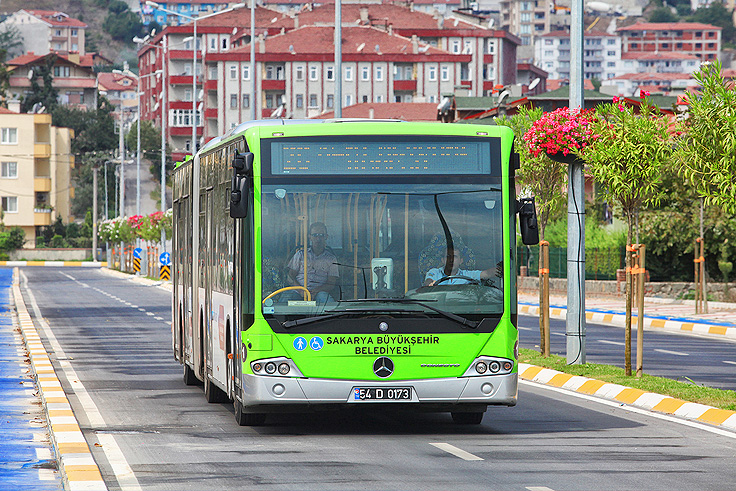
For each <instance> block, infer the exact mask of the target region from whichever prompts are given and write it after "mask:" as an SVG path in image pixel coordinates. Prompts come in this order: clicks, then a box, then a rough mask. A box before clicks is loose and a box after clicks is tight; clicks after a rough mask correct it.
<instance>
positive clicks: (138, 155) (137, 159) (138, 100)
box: [135, 77, 143, 215]
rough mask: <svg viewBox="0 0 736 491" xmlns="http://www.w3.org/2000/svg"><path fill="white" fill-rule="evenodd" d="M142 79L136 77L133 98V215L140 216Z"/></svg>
mask: <svg viewBox="0 0 736 491" xmlns="http://www.w3.org/2000/svg"><path fill="white" fill-rule="evenodd" d="M142 79H143V77H138V83H137V84H136V90H135V96H136V108H137V112H138V121H137V122H136V124H135V127H136V130H137V133H138V134H137V135H136V139H137V142H136V149H135V169H136V172H135V214H136V215H140V214H141V80H142Z"/></svg>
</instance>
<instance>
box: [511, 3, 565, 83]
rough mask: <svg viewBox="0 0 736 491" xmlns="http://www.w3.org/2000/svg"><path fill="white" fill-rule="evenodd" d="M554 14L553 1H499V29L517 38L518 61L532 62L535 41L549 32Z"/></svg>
mask: <svg viewBox="0 0 736 491" xmlns="http://www.w3.org/2000/svg"><path fill="white" fill-rule="evenodd" d="M554 12H555V2H554V0H501V28H502V29H505V30H507V31H509V32H512V33H514V34H516V35H517V36H519V39H520V40H521V46H519V49H518V52H517V55H516V56H517V58H518V59H519V61H522V62H529V61H533V57H534V45H535V43H536V40H537V39H538V38H539V37H540V36H542V35H544V34H547V33H548V32H550V30H551V29H550V21H551V16H552V13H554ZM542 68H544V67H542ZM545 70H546V68H545ZM547 71H549V70H547Z"/></svg>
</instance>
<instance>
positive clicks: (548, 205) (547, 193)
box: [497, 106, 567, 353]
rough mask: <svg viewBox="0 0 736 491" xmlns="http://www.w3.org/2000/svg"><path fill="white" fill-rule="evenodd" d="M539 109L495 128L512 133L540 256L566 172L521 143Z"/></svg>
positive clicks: (521, 111) (563, 191) (558, 208)
mask: <svg viewBox="0 0 736 491" xmlns="http://www.w3.org/2000/svg"><path fill="white" fill-rule="evenodd" d="M542 112H543V111H542V109H541V108H532V109H527V108H526V107H524V106H521V107H520V108H519V112H518V113H517V114H515V115H514V116H512V117H511V118H510V119H507V118H502V119H499V120H497V121H498V124H502V125H505V126H509V127H510V128H511V129H512V130H514V136H515V139H516V141H517V142H518V146H517V151H518V152H519V157H520V158H521V166H520V169H519V171H518V172H517V174H516V178H517V183H518V184H519V185H520V186H521V189H522V191H523V192H525V193H528V194H530V195H532V196H534V197H535V204H536V206H537V223H538V226H539V238H540V246H539V247H540V254H539V256H538V257H541V248H542V245H541V241H543V240H544V232H545V229H546V228H547V223H548V222H549V220H550V218H551V217H554V216H558V215H560V214H561V211H562V208H563V205H564V202H565V197H566V196H567V193H566V182H567V172H566V168H565V166H564V165H562V164H560V163H558V162H555V161H553V160H551V159H550V158H549V157H547V154H545V153H544V152H542V153H539V154H538V155H536V156H535V155H534V153H533V152H532V151H531V150H530V149H529V146H528V145H527V144H526V143H525V142H524V139H523V137H524V134H525V133H526V132H527V131H529V129H530V128H531V127H532V123H534V121H537V120H538V119H539V118H541V117H542ZM543 294H544V293H543V285H542V282H541V281H540V282H539V301H540V305H542V295H543ZM539 334H540V338H541V340H540V344H539V347H540V351H541V352H542V353H545V352H546V351H545V337H544V326H543V325H542V322H541V317H540V324H539Z"/></svg>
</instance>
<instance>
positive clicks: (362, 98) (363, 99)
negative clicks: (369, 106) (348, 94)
mask: <svg viewBox="0 0 736 491" xmlns="http://www.w3.org/2000/svg"><path fill="white" fill-rule="evenodd" d="M361 100H362V101H363V104H365V103H366V102H368V96H367V95H364V96H362V97H361Z"/></svg>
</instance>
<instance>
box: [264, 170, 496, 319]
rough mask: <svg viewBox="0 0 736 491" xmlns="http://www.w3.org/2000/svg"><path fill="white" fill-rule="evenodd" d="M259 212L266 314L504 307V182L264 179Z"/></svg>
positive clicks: (429, 312) (463, 311) (428, 312)
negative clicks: (277, 181)
mask: <svg viewBox="0 0 736 491" xmlns="http://www.w3.org/2000/svg"><path fill="white" fill-rule="evenodd" d="M261 214H262V217H261V223H262V224H263V225H262V229H261V253H262V263H261V268H262V269H261V271H262V298H261V300H262V308H263V313H264V314H265V315H274V316H288V318H289V319H295V318H301V317H308V316H317V315H323V314H330V313H335V312H340V311H344V310H346V309H356V310H358V309H363V311H365V312H366V315H371V313H373V312H376V311H397V312H399V311H400V312H402V315H412V312H417V313H418V315H421V316H424V317H427V316H429V317H437V316H440V314H439V313H438V310H439V311H443V312H450V313H454V314H458V315H470V316H471V317H472V316H473V314H476V315H480V316H498V315H500V314H501V313H502V312H503V288H504V281H503V262H502V258H503V206H502V194H501V189H500V185H492V184H472V185H468V184H445V183H437V184H390V183H387V184H366V183H360V184H358V183H355V184H350V183H338V184H330V183H325V184H305V183H299V182H295V183H293V184H279V185H270V184H267V185H264V186H263V188H262V202H261ZM448 237H449V244H448V240H447V239H448ZM448 245H449V247H448ZM448 249H449V251H448ZM305 258H306V260H305ZM376 299H382V300H381V301H380V302H377V301H376ZM391 299H396V300H395V302H392V301H391ZM401 299H413V301H411V302H406V301H404V302H402V301H401ZM356 300H357V301H356ZM429 307H431V308H429Z"/></svg>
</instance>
